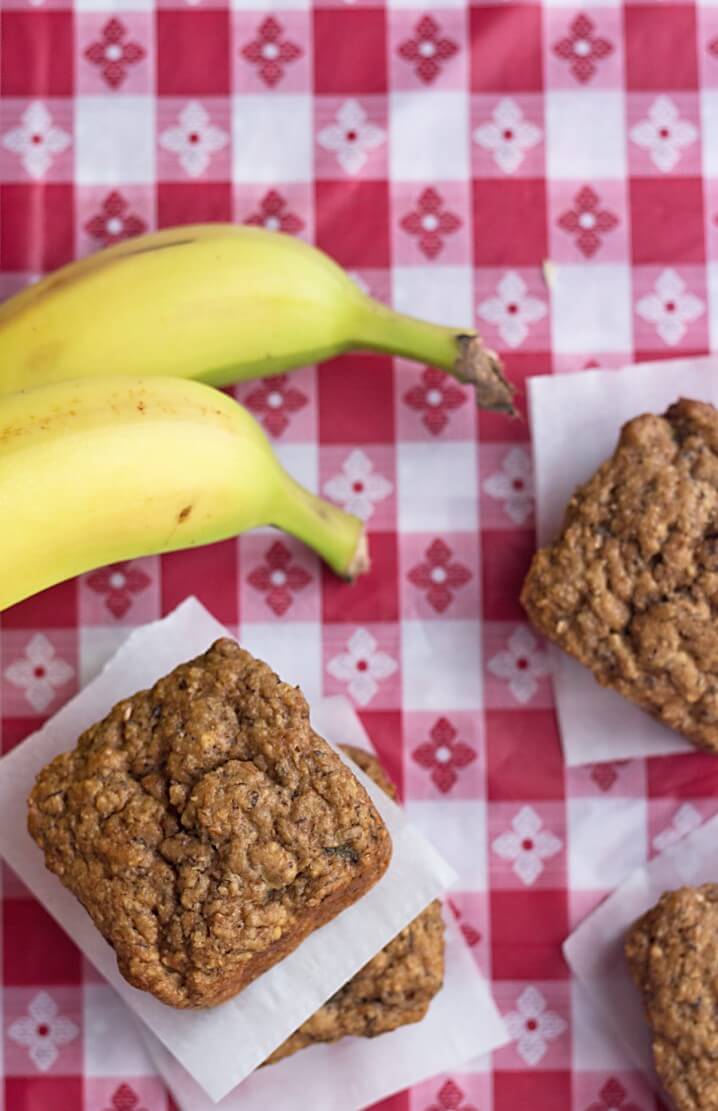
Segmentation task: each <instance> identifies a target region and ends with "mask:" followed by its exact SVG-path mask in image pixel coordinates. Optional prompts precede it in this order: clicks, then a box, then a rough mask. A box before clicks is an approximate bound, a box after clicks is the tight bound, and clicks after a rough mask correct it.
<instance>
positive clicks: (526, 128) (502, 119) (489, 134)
mask: <svg viewBox="0 0 718 1111" xmlns="http://www.w3.org/2000/svg"><path fill="white" fill-rule="evenodd" d="M542 134H543V132H542V131H541V128H540V127H537V126H536V124H534V123H531V122H530V121H529V120H527V119H526V117H525V116H524V114H523V112H522V111H521V108H520V106H519V105H518V104H517V103H516V101H515V100H512V99H511V97H509V96H505V97H502V98H501V100H500V101H499V102H498V104H497V105H496V107H495V108H494V110H493V112H492V113H491V120H490V122H488V123H482V124H480V126H479V127H477V128H476V130H475V131H474V142H475V143H478V145H479V146H480V147H483V148H484V149H485V150H490V151H491V153H492V156H493V159H494V162H495V163H496V165H497V166H498V167H499V169H500V170H503V171H504V173H505V174H513V173H515V172H516V170H518V168H519V166H520V165H521V163H522V162H523V160H524V157H525V155H526V151H527V150H530V149H531V147H535V146H536V144H537V143H540V142H541V136H542Z"/></svg>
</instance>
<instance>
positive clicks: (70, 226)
mask: <svg viewBox="0 0 718 1111" xmlns="http://www.w3.org/2000/svg"><path fill="white" fill-rule="evenodd" d="M0 211H1V212H2V221H0V266H1V267H2V269H3V270H22V271H25V272H31V273H39V272H41V271H44V270H55V269H56V268H57V267H58V266H63V265H64V264H65V263H66V262H69V261H70V260H71V259H72V258H73V254H74V247H75V243H74V189H73V187H72V186H71V185H55V184H50V185H47V184H43V183H40V182H38V183H35V182H32V183H30V182H28V183H27V184H21V185H20V184H18V185H0Z"/></svg>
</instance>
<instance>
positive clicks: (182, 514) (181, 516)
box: [177, 505, 192, 525]
mask: <svg viewBox="0 0 718 1111" xmlns="http://www.w3.org/2000/svg"><path fill="white" fill-rule="evenodd" d="M191 512H192V506H191V505H186V506H185V507H184V509H180V511H179V513H178V514H177V524H178V525H182V524H184V522H185V521H186V520H187V519H188V517H189V515H190V513H191Z"/></svg>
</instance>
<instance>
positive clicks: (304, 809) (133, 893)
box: [28, 639, 391, 1007]
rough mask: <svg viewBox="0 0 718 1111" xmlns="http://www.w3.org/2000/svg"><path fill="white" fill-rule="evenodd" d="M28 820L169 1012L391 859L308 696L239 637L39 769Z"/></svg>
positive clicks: (283, 948)
mask: <svg viewBox="0 0 718 1111" xmlns="http://www.w3.org/2000/svg"><path fill="white" fill-rule="evenodd" d="M28 826H29V830H30V832H31V834H32V836H33V837H34V838H35V840H36V841H37V842H38V844H39V845H40V846H41V848H42V849H43V850H44V853H45V860H46V864H47V866H48V868H50V869H51V870H52V871H53V872H55V873H56V874H57V875H58V876H59V877H60V879H61V880H62V882H63V883H64V884H65V886H66V887H68V888H69V889H70V890H71V891H73V893H74V894H75V895H76V896H77V897H78V898H79V899H80V900H81V902H82V903H83V905H84V906H85V908H86V909H87V911H88V912H89V913H90V915H91V916H92V918H93V920H94V922H95V924H96V925H97V927H98V928H99V929H100V931H101V932H102V933H103V935H104V936H105V937H106V938H107V940H108V941H109V942H110V944H111V945H112V946H113V947H114V949H115V951H116V954H117V961H118V965H119V968H120V971H121V972H122V974H123V976H125V977H126V979H127V980H129V982H130V983H131V984H133V985H134V986H135V987H138V988H142V989H144V990H147V991H151V992H153V993H154V994H155V995H156V996H157V997H158V998H159V999H161V1000H162V1001H163V1002H165V1003H168V1004H170V1005H172V1006H176V1007H197V1006H211V1005H213V1004H215V1003H218V1002H221V1001H222V1000H224V999H227V998H229V997H231V996H232V995H234V994H236V992H237V991H239V990H241V988H242V987H244V986H245V985H246V984H247V983H249V982H250V981H251V980H252V979H254V978H255V977H256V976H257V975H259V974H260V973H261V972H263V971H264V970H265V969H266V968H268V967H270V966H271V965H272V964H274V963H275V962H276V961H277V960H279V959H281V958H282V957H283V956H285V955H286V954H287V953H289V952H291V950H292V949H294V948H296V946H297V945H298V944H299V943H300V941H301V940H302V939H303V938H304V937H305V936H306V935H307V934H308V933H310V932H311V931H312V930H313V929H315V928H317V927H318V926H320V925H322V924H323V923H324V922H326V921H328V920H329V919H330V918H332V917H334V915H335V914H337V913H339V911H341V910H342V909H344V907H346V906H348V905H349V904H350V903H353V902H354V901H355V900H356V899H357V898H359V897H360V896H361V895H362V894H363V893H364V892H365V891H367V890H368V889H369V888H370V887H371V886H372V885H373V884H374V883H375V882H376V880H377V879H378V878H379V877H380V876H381V875H382V873H383V872H384V871H385V869H386V867H387V864H388V862H389V858H390V855H391V841H390V837H389V834H388V831H387V830H386V827H385V826H384V823H383V822H382V820H381V818H380V816H379V814H378V813H377V811H376V809H375V808H374V806H373V804H372V803H371V800H370V799H369V797H368V795H367V794H366V792H365V791H364V789H363V787H362V786H361V785H360V784H359V783H358V781H357V780H356V779H355V777H354V776H353V775H352V774H351V772H350V771H349V770H348V769H347V768H346V766H345V765H344V764H343V762H342V761H341V760H340V758H339V757H338V756H337V755H336V753H334V752H333V751H332V749H331V748H330V747H329V745H327V744H326V742H325V741H324V740H322V739H321V738H320V737H318V736H317V735H316V734H315V733H314V732H313V731H312V729H311V727H310V724H309V715H308V709H307V705H306V702H305V699H304V697H303V695H302V694H301V692H300V691H299V690H297V689H296V688H293V687H291V686H289V685H287V684H286V683H282V682H280V680H279V679H278V678H277V676H276V675H274V673H273V672H272V671H271V669H270V668H269V667H268V666H267V665H266V664H264V663H262V661H260V660H256V659H255V658H254V657H253V656H251V655H250V653H249V652H246V651H244V650H243V649H241V648H240V647H239V646H238V645H237V644H236V643H235V642H234V641H231V640H229V639H223V640H219V641H217V642H216V643H215V644H214V645H213V646H212V647H211V648H210V649H209V650H208V651H207V652H206V653H205V654H204V655H203V656H200V657H198V658H197V659H195V660H192V661H190V662H189V663H186V664H182V665H181V666H180V667H177V668H175V670H174V671H173V672H171V674H170V675H168V676H166V677H165V678H163V679H160V680H159V682H157V683H156V684H155V686H154V687H153V688H152V689H151V690H149V691H140V692H139V693H138V694H136V695H134V696H133V697H132V698H128V699H125V700H124V701H122V702H120V703H118V705H117V706H115V707H114V709H113V710H112V711H111V712H110V713H109V714H108V716H107V717H106V718H105V719H104V720H103V721H101V722H99V723H98V724H96V725H94V726H92V727H91V728H90V729H88V730H87V731H86V732H85V733H84V734H83V735H82V736H81V737H80V739H79V741H78V743H77V746H76V747H75V748H74V749H73V750H72V751H71V752H66V753H63V754H62V755H60V756H58V757H57V758H56V759H55V760H53V761H52V763H51V764H49V765H48V766H47V767H46V768H44V769H43V770H42V771H41V772H40V774H39V776H38V777H37V781H36V783H35V786H34V788H33V790H32V792H31V795H30V799H29V817H28Z"/></svg>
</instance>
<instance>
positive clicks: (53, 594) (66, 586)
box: [2, 579, 77, 629]
mask: <svg viewBox="0 0 718 1111" xmlns="http://www.w3.org/2000/svg"><path fill="white" fill-rule="evenodd" d="M2 624H3V628H5V629H46V628H49V627H51V628H53V629H72V628H74V627H75V626H76V625H77V583H76V581H75V579H70V580H69V581H68V582H64V583H59V584H58V585H57V586H51V587H50V589H49V590H43V591H41V592H40V593H39V594H34V595H33V596H32V598H26V599H25V601H24V602H18V604H17V605H16V606H11V607H10V608H9V609H6V610H5V611H4V612H3V615H2Z"/></svg>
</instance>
